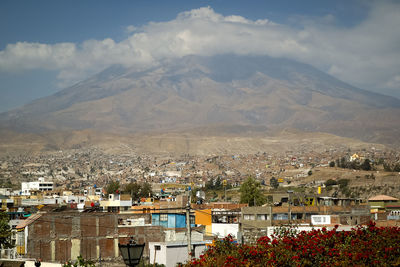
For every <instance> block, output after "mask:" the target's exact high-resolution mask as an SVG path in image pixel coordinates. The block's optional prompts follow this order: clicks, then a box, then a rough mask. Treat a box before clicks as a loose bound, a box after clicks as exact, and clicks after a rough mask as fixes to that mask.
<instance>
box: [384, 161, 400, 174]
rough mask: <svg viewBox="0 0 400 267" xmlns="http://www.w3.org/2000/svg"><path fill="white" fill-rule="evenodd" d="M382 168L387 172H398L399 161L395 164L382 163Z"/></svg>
mask: <svg viewBox="0 0 400 267" xmlns="http://www.w3.org/2000/svg"><path fill="white" fill-rule="evenodd" d="M383 169H384V170H385V171H387V172H400V163H399V162H397V163H395V164H390V163H383Z"/></svg>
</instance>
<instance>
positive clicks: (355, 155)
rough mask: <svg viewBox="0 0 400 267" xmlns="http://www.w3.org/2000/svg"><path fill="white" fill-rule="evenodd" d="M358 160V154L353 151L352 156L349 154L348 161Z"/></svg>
mask: <svg viewBox="0 0 400 267" xmlns="http://www.w3.org/2000/svg"><path fill="white" fill-rule="evenodd" d="M356 160H360V156H359V155H357V154H356V153H354V154H353V155H352V156H350V161H356Z"/></svg>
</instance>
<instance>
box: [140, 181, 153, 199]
mask: <svg viewBox="0 0 400 267" xmlns="http://www.w3.org/2000/svg"><path fill="white" fill-rule="evenodd" d="M152 195H153V190H152V188H151V185H150V184H149V183H148V182H145V183H144V184H143V185H142V188H141V190H140V197H150V196H152Z"/></svg>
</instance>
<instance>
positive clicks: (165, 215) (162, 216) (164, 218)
mask: <svg viewBox="0 0 400 267" xmlns="http://www.w3.org/2000/svg"><path fill="white" fill-rule="evenodd" d="M160 221H161V222H166V221H168V214H160Z"/></svg>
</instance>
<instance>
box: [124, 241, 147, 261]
mask: <svg viewBox="0 0 400 267" xmlns="http://www.w3.org/2000/svg"><path fill="white" fill-rule="evenodd" d="M145 245H146V243H143V244H136V242H135V241H134V240H133V238H131V240H129V243H128V244H126V245H122V244H118V247H119V250H120V251H121V255H122V258H123V259H124V262H125V264H126V266H129V267H134V266H136V265H138V264H139V262H140V259H141V258H142V255H143V250H144V246H145Z"/></svg>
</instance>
